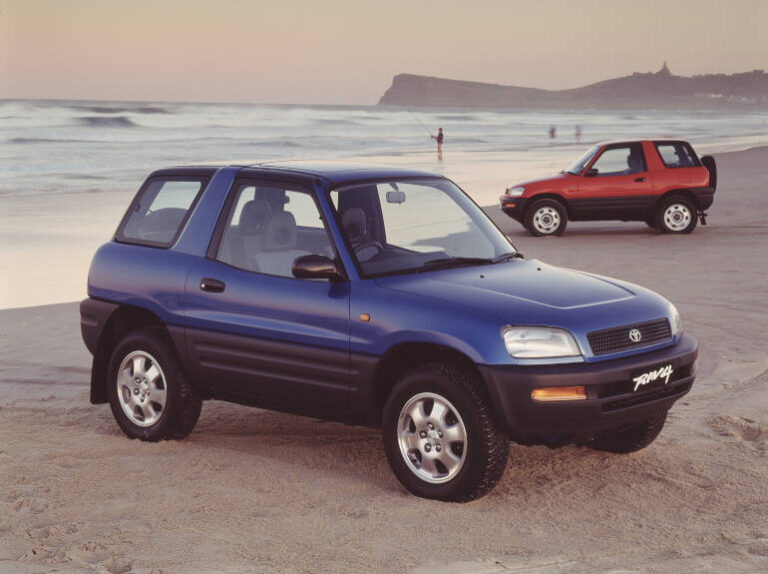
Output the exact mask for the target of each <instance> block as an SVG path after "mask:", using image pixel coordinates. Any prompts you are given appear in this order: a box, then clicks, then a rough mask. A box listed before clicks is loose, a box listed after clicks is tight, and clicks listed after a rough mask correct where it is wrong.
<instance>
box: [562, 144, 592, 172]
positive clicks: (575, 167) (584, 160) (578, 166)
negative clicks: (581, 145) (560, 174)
mask: <svg viewBox="0 0 768 574" xmlns="http://www.w3.org/2000/svg"><path fill="white" fill-rule="evenodd" d="M599 150H600V146H599V145H596V146H593V147H591V148H589V149H588V150H587V151H586V152H584V155H582V156H581V157H580V158H579V159H577V160H576V161H575V162H574V163H573V164H572V165H571V167H569V168H568V169H566V170H565V173H570V174H572V175H581V172H582V171H584V168H585V167H587V164H588V163H589V162H590V161H592V158H593V157H595V154H596V153H597V152H598V151H599Z"/></svg>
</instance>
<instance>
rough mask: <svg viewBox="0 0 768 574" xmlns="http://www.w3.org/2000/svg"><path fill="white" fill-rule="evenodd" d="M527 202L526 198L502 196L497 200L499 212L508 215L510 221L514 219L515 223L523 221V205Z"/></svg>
mask: <svg viewBox="0 0 768 574" xmlns="http://www.w3.org/2000/svg"><path fill="white" fill-rule="evenodd" d="M527 201H528V198H527V197H507V196H506V195H502V196H501V197H500V198H499V203H500V204H501V210H502V211H503V212H504V213H506V214H507V215H509V216H510V217H511V218H512V219H516V220H517V221H522V220H523V214H524V213H525V204H526V202H527Z"/></svg>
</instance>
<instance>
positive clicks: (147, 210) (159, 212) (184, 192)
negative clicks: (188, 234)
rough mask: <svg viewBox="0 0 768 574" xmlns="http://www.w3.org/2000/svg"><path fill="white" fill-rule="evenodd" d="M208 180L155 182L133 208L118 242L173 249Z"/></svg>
mask: <svg viewBox="0 0 768 574" xmlns="http://www.w3.org/2000/svg"><path fill="white" fill-rule="evenodd" d="M206 182H207V179H203V178H173V179H170V178H153V179H151V180H149V181H148V182H147V183H146V184H145V185H144V187H143V188H142V190H141V191H140V192H139V194H138V196H137V197H136V199H135V200H134V202H133V204H131V207H130V209H129V210H128V213H127V214H126V215H125V217H124V218H123V222H122V224H121V225H120V228H119V229H118V231H117V235H116V239H117V240H118V241H123V242H125V243H138V244H140V245H151V246H154V247H170V246H171V245H173V244H174V242H175V241H176V239H177V238H178V236H179V234H180V233H181V230H182V229H183V227H184V224H185V223H186V221H187V219H188V218H189V214H190V212H191V211H192V207H193V206H194V205H195V203H196V202H197V199H198V197H199V196H200V192H201V191H202V189H203V188H204V187H205V184H206Z"/></svg>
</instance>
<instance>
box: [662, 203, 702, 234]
mask: <svg viewBox="0 0 768 574" xmlns="http://www.w3.org/2000/svg"><path fill="white" fill-rule="evenodd" d="M698 222H699V216H698V213H697V212H696V206H695V205H694V204H693V202H692V201H691V200H690V199H688V198H687V197H685V196H684V195H673V196H672V197H669V198H667V199H663V200H662V201H661V202H660V203H659V206H658V207H657V208H656V226H657V227H658V228H659V229H660V230H661V231H663V232H664V233H690V232H691V231H693V230H694V229H696V224H697V223H698Z"/></svg>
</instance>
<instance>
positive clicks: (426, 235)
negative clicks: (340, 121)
mask: <svg viewBox="0 0 768 574" xmlns="http://www.w3.org/2000/svg"><path fill="white" fill-rule="evenodd" d="M330 198H331V201H332V203H333V206H334V207H335V209H336V211H337V214H338V216H339V217H338V221H340V222H341V227H342V232H343V233H344V235H345V237H346V241H347V245H348V246H349V247H350V248H351V251H352V254H353V256H354V258H355V259H356V261H357V263H358V266H359V268H360V270H361V271H362V273H363V275H364V276H366V277H377V276H382V275H396V274H400V273H418V272H422V271H432V270H437V269H445V268H449V267H463V266H470V265H488V264H495V263H501V262H503V261H509V260H512V259H514V258H516V257H519V256H520V255H519V254H518V253H517V251H515V248H514V246H513V245H512V244H511V243H510V242H509V240H508V239H507V238H506V237H505V236H504V234H503V233H501V232H500V231H499V230H498V228H497V227H496V226H495V225H494V224H493V223H491V221H490V220H489V219H488V217H487V216H486V215H485V213H484V212H483V211H482V210H481V209H480V208H479V207H478V206H477V205H476V204H475V203H474V202H473V201H472V200H471V199H469V197H467V196H466V194H464V192H463V191H461V190H460V189H459V188H458V187H457V186H456V185H454V184H453V183H451V182H450V181H448V180H445V179H431V180H410V181H387V182H377V183H365V184H358V185H351V186H348V187H343V188H339V189H335V190H332V191H331V192H330Z"/></svg>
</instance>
